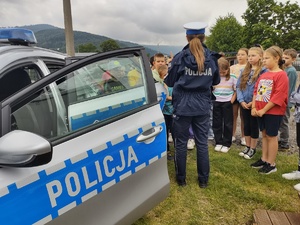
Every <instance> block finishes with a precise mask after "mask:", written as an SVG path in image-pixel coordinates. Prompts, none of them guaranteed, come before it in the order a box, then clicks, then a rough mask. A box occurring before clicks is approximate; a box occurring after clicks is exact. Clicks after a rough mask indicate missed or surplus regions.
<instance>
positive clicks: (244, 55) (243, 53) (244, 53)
mask: <svg viewBox="0 0 300 225" xmlns="http://www.w3.org/2000/svg"><path fill="white" fill-rule="evenodd" d="M236 58H237V61H238V63H237V64H235V65H232V66H231V67H230V73H231V74H234V75H235V76H236V78H237V79H238V78H239V76H240V74H241V70H243V69H244V68H245V66H246V65H247V59H248V49H247V48H240V49H239V50H238V53H237V55H236ZM232 107H233V131H232V141H235V140H236V138H235V132H236V124H237V118H238V114H240V119H241V134H242V137H241V145H246V142H245V137H244V120H243V114H242V113H241V111H240V104H239V103H238V101H235V102H234V103H233V105H232ZM239 112H240V113H239Z"/></svg>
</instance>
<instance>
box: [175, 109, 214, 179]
mask: <svg viewBox="0 0 300 225" xmlns="http://www.w3.org/2000/svg"><path fill="white" fill-rule="evenodd" d="M190 125H191V126H192V129H193V132H194V138H195V143H196V148H197V172H198V181H199V182H200V183H207V182H208V177H209V156H208V144H207V135H208V129H209V113H208V114H206V115H201V116H176V115H174V116H173V131H174V137H175V148H176V152H175V170H176V179H177V181H180V182H181V181H184V180H185V178H186V157H187V142H188V139H189V127H190Z"/></svg>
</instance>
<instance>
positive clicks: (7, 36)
mask: <svg viewBox="0 0 300 225" xmlns="http://www.w3.org/2000/svg"><path fill="white" fill-rule="evenodd" d="M0 43H10V44H14V45H30V44H37V41H36V38H35V36H34V33H33V31H31V30H27V29H23V28H1V29H0Z"/></svg>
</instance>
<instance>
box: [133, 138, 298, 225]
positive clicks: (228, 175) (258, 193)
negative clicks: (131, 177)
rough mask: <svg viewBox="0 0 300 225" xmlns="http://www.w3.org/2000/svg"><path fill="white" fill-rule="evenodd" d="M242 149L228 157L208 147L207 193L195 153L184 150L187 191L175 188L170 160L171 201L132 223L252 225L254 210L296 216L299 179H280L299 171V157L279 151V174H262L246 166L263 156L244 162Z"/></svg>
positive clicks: (239, 148) (166, 201)
mask: <svg viewBox="0 0 300 225" xmlns="http://www.w3.org/2000/svg"><path fill="white" fill-rule="evenodd" d="M241 149H242V147H241V146H238V145H236V144H233V145H232V146H231V149H230V151H229V152H228V153H221V152H215V151H214V150H213V146H212V145H209V155H210V168H211V169H210V178H209V186H208V188H206V189H200V188H199V186H198V183H197V169H196V154H195V152H196V150H192V151H188V159H187V179H186V181H187V186H186V187H179V186H178V185H177V184H176V181H175V169H174V162H173V161H168V169H169V176H170V181H171V189H170V195H169V197H168V198H167V199H166V200H164V201H163V202H162V203H161V204H159V205H158V206H156V207H155V208H154V209H152V210H151V211H150V212H148V213H147V214H146V215H144V217H142V218H141V219H139V220H138V221H137V222H135V223H134V224H135V225H144V224H147V225H149V224H153V225H154V224H155V225H167V224H172V225H173V224H188V225H194V224H195V225H196V224H213V225H215V224H218V225H219V224H230V225H240V224H247V225H248V224H252V223H253V212H254V210H255V209H266V210H275V211H287V212H300V199H299V198H298V194H297V192H296V191H295V190H294V188H293V185H295V184H297V183H298V182H299V180H298V181H288V180H285V179H283V178H282V177H281V175H282V174H283V173H286V172H291V171H293V170H295V169H297V165H298V154H293V155H288V154H287V153H284V152H279V153H278V156H277V172H276V173H272V174H269V175H262V174H259V173H258V172H257V169H253V168H251V167H250V164H251V163H252V162H254V161H256V160H257V159H259V157H260V156H261V152H260V151H259V152H258V153H257V154H256V155H255V157H254V158H253V159H251V160H246V159H244V158H242V157H240V156H239V155H238V152H239V151H240V150H241Z"/></svg>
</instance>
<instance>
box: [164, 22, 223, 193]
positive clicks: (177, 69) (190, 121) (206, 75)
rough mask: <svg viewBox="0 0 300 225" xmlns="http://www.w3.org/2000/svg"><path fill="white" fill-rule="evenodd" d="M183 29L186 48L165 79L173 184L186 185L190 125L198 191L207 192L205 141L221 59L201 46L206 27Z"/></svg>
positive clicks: (197, 24) (192, 25)
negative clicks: (169, 95)
mask: <svg viewBox="0 0 300 225" xmlns="http://www.w3.org/2000/svg"><path fill="white" fill-rule="evenodd" d="M183 27H184V28H185V29H186V38H187V41H188V44H187V45H186V46H185V47H184V48H183V49H182V51H181V52H179V53H177V54H176V55H175V56H174V58H173V60H172V63H171V67H170V68H169V73H168V76H167V77H166V78H165V83H166V84H167V86H169V87H173V96H172V99H173V102H172V103H173V107H174V112H173V126H174V127H173V129H174V136H175V148H176V151H175V169H176V181H177V183H178V185H179V186H185V185H186V157H187V141H188V139H189V127H190V125H191V126H192V128H193V131H194V137H195V143H196V148H197V172H198V182H199V187H200V188H206V187H207V185H208V178H209V170H210V166H209V156H208V143H207V140H208V129H209V112H210V106H211V89H212V86H214V85H217V84H218V83H220V75H219V70H218V64H217V60H218V58H219V57H220V55H219V54H218V53H215V52H212V51H210V50H209V49H208V48H207V47H206V46H205V44H204V43H203V42H204V39H205V28H206V27H207V23H202V22H191V23H187V24H185V25H184V26H183Z"/></svg>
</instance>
